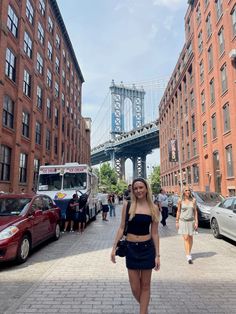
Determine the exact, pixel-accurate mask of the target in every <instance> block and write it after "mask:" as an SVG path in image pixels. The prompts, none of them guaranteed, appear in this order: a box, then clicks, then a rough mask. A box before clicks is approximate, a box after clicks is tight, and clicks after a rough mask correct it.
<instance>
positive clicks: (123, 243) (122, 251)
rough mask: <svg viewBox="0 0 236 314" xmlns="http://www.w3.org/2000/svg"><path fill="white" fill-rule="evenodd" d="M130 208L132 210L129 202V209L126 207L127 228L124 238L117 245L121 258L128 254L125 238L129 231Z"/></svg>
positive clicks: (117, 251) (117, 253) (118, 254)
mask: <svg viewBox="0 0 236 314" xmlns="http://www.w3.org/2000/svg"><path fill="white" fill-rule="evenodd" d="M129 208H130V202H128V204H127V207H126V216H125V227H124V232H123V237H122V238H121V239H120V240H119V241H118V243H117V245H116V255H117V256H120V257H125V256H126V253H127V242H126V239H125V236H126V235H127V229H128V219H129Z"/></svg>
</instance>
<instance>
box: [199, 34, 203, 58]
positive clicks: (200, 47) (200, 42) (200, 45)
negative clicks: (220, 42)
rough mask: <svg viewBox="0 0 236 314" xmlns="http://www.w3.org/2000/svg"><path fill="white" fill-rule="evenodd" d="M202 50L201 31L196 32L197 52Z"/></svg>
mask: <svg viewBox="0 0 236 314" xmlns="http://www.w3.org/2000/svg"><path fill="white" fill-rule="evenodd" d="M202 50H203V39H202V31H200V32H199V34H198V52H199V53H201V52H202Z"/></svg>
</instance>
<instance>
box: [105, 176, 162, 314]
mask: <svg viewBox="0 0 236 314" xmlns="http://www.w3.org/2000/svg"><path fill="white" fill-rule="evenodd" d="M127 204H128V203H127V202H126V201H124V205H123V208H122V218H121V224H120V227H119V229H118V231H117V234H116V237H115V241H114V245H113V248H112V252H111V261H112V262H113V263H115V262H116V260H115V252H116V246H117V243H118V241H119V240H120V239H121V238H122V236H123V233H124V228H125V218H126V208H127ZM158 223H159V210H158V208H157V206H156V205H155V204H154V203H153V201H152V193H151V189H150V187H149V184H148V183H147V181H146V180H144V179H143V178H137V179H135V180H134V181H133V183H132V192H131V204H130V209H129V220H128V227H127V236H126V241H127V253H126V267H127V269H128V275H129V282H130V286H131V290H132V293H133V295H134V297H135V299H136V300H137V302H139V304H140V314H147V311H148V304H149V300H150V286H151V274H152V269H153V268H154V269H155V270H159V269H160V250H159V248H160V245H159V235H158Z"/></svg>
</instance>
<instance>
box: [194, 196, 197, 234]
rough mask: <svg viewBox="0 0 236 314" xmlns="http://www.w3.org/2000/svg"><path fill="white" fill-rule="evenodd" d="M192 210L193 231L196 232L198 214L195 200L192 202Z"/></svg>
mask: <svg viewBox="0 0 236 314" xmlns="http://www.w3.org/2000/svg"><path fill="white" fill-rule="evenodd" d="M193 210H194V229H195V230H197V228H198V212H197V204H196V200H194V202H193Z"/></svg>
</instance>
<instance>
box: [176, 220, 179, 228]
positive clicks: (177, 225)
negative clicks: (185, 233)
mask: <svg viewBox="0 0 236 314" xmlns="http://www.w3.org/2000/svg"><path fill="white" fill-rule="evenodd" d="M176 229H177V230H179V222H178V221H176Z"/></svg>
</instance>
